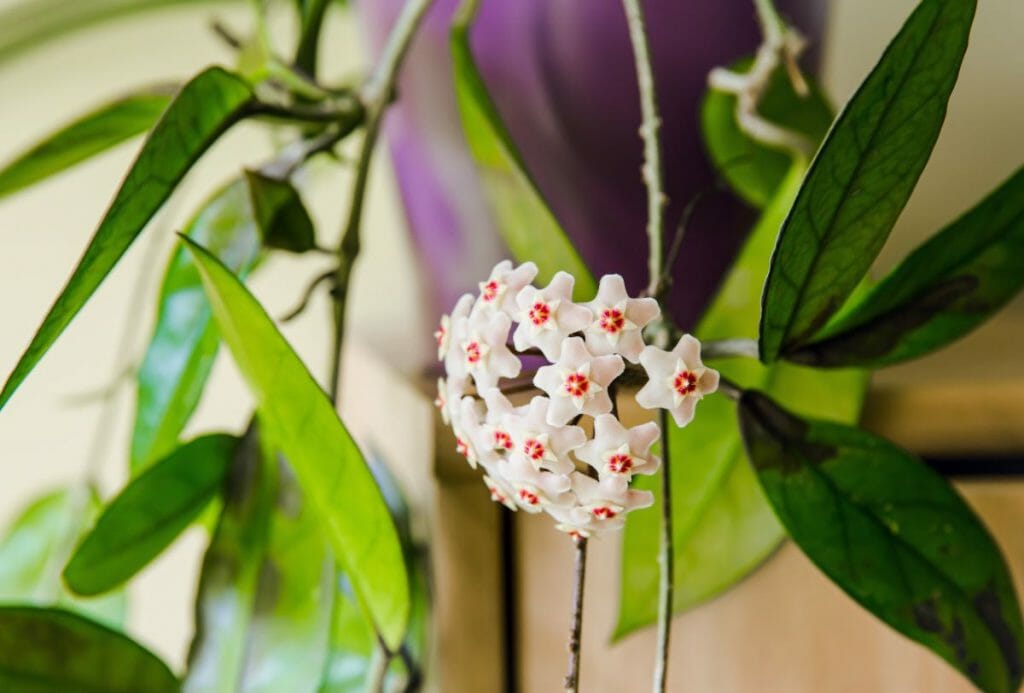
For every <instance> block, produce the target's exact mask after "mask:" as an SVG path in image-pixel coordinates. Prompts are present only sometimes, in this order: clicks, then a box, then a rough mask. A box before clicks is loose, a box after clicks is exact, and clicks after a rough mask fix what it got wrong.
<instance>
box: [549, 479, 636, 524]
mask: <svg viewBox="0 0 1024 693" xmlns="http://www.w3.org/2000/svg"><path fill="white" fill-rule="evenodd" d="M572 491H573V493H574V494H575V495H576V502H577V505H576V506H575V507H574V508H573V509H572V511H571V514H570V516H569V518H570V521H571V523H572V524H574V525H576V526H581V527H585V528H587V529H589V530H590V531H592V532H593V531H601V532H605V531H610V530H615V529H620V528H621V527H622V526H623V524H625V522H626V513H628V512H630V511H632V510H637V509H640V508H647V507H649V506H651V505H653V503H654V495H653V494H652V493H651V492H650V491H634V490H633V489H631V488H629V484H628V483H627V482H626V479H625V478H624V477H608V478H606V479H602V480H600V481H598V480H597V479H591V478H590V477H589V476H587V475H586V474H581V473H579V472H574V473H573V475H572Z"/></svg>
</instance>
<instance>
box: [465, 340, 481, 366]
mask: <svg viewBox="0 0 1024 693" xmlns="http://www.w3.org/2000/svg"><path fill="white" fill-rule="evenodd" d="M463 350H464V351H465V352H466V363H480V359H481V358H483V355H484V354H483V349H481V348H480V342H469V343H468V344H466V346H464V347H463Z"/></svg>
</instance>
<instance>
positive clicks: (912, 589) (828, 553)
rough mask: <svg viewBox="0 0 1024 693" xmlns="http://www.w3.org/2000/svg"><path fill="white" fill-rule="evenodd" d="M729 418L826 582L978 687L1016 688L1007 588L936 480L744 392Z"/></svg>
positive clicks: (889, 447) (901, 456) (983, 540)
mask: <svg viewBox="0 0 1024 693" xmlns="http://www.w3.org/2000/svg"><path fill="white" fill-rule="evenodd" d="M739 412H740V426H741V428H742V430H743V439H744V443H745V445H746V448H747V451H748V453H749V454H750V459H751V462H752V463H753V466H754V469H755V470H756V471H757V475H758V478H759V479H760V480H761V484H762V486H763V488H764V490H765V493H766V494H767V496H768V498H769V499H770V501H771V503H772V506H773V507H774V508H775V512H776V513H777V514H778V516H779V519H780V520H781V521H782V523H783V524H784V525H785V526H786V529H787V530H789V534H790V536H792V537H793V540H794V541H795V542H796V543H797V545H798V546H800V548H801V550H803V552H804V553H806V554H807V556H808V557H809V558H810V559H811V560H812V561H813V562H814V563H815V564H816V565H817V566H818V567H819V568H820V569H821V570H822V571H823V572H824V573H825V574H826V575H828V577H829V578H831V579H832V580H833V581H834V582H835V583H836V584H837V585H839V586H840V587H841V588H842V589H843V590H845V591H846V592H847V594H849V595H850V596H851V597H853V598H854V599H855V600H857V601H858V602H859V603H860V604H861V605H862V606H864V607H865V608H866V609H868V610H869V611H871V612H872V613H873V614H875V615H876V616H878V617H879V618H881V619H882V620H883V621H885V622H886V623H888V624H889V625H890V626H892V627H893V628H895V629H896V630H898V631H900V632H901V633H903V634H904V635H906V636H908V637H909V638H912V639H913V640H916V641H917V642H919V643H921V644H923V645H925V646H926V647H928V648H929V649H931V650H933V651H934V652H935V653H936V654H938V655H939V656H941V657H943V658H944V659H946V660H947V661H949V662H950V663H951V664H952V665H953V666H955V667H956V668H957V669H959V670H960V671H961V672H963V673H964V674H965V675H966V676H967V677H968V678H970V679H971V680H972V681H973V682H974V683H975V685H977V686H978V687H979V688H981V689H982V690H984V691H1006V692H1008V693H1009V692H1010V691H1016V690H1018V688H1019V687H1020V684H1021V662H1022V655H1024V650H1022V643H1024V628H1022V625H1021V614H1020V606H1019V605H1018V603H1017V596H1016V594H1015V593H1014V590H1013V581H1012V579H1011V577H1010V573H1009V570H1008V568H1007V566H1006V563H1005V561H1004V560H1003V557H1002V555H1001V554H1000V552H999V548H998V547H997V546H996V544H995V542H994V541H993V540H992V537H991V536H990V535H989V533H988V532H987V531H986V529H985V527H984V525H983V524H982V523H981V521H980V520H979V519H978V518H977V517H976V516H975V515H974V513H973V512H972V511H971V509H970V507H969V506H968V505H967V503H966V502H965V501H964V500H963V499H962V498H961V497H960V495H959V494H958V493H957V492H956V490H955V489H954V488H953V487H952V486H951V485H950V483H949V482H948V481H946V480H945V479H944V478H943V477H941V476H940V475H939V474H937V473H936V472H934V471H932V470H931V469H930V468H929V467H928V466H927V465H925V464H923V463H922V462H920V461H919V460H917V459H915V458H914V457H913V456H912V455H910V454H909V453H907V452H904V451H903V450H900V449H899V448H897V447H896V446H894V445H893V444H891V443H889V442H888V441H886V440H883V439H881V438H878V437H876V436H873V435H871V434H869V433H867V432H865V431H861V430H859V429H857V428H853V427H850V426H844V425H840V424H836V423H830V422H825V421H820V420H816V419H807V420H805V419H801V418H798V417H796V416H794V415H793V414H791V413H789V412H787V411H785V410H784V409H782V408H781V407H779V406H778V405H776V404H775V403H774V402H772V401H771V400H770V399H769V398H767V397H766V396H764V395H763V394H761V393H759V392H756V391H748V392H746V393H745V394H744V395H743V397H742V399H741V400H740V406H739Z"/></svg>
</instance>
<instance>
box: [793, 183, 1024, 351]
mask: <svg viewBox="0 0 1024 693" xmlns="http://www.w3.org/2000/svg"><path fill="white" fill-rule="evenodd" d="M1021 287H1024V168H1021V169H1018V170H1017V172H1016V173H1015V174H1014V175H1013V176H1011V177H1010V178H1009V179H1008V180H1007V181H1006V182H1004V183H1003V184H1002V185H1001V186H1000V187H999V188H998V189H996V190H995V191H994V192H992V193H991V194H990V195H989V196H988V197H986V198H985V199H984V200H982V201H981V202H980V203H978V205H977V206H975V207H974V208H973V209H972V210H970V211H969V212H967V213H966V214H965V215H964V216H962V217H961V218H960V219H958V220H957V221H955V222H953V223H952V224H950V225H949V226H948V227H946V228H945V229H943V230H942V231H940V232H939V233H937V234H936V235H935V236H933V237H932V238H931V239H930V240H929V241H928V242H927V243H925V244H924V245H922V246H921V247H919V248H918V249H917V250H915V251H914V252H913V253H911V254H910V255H909V256H908V257H907V258H906V259H905V260H904V261H903V262H902V263H901V264H900V265H899V266H898V267H897V268H896V269H895V270H894V271H893V272H892V273H891V274H890V275H889V276H888V277H886V278H885V280H883V281H882V282H881V283H880V284H878V285H877V286H876V287H875V288H874V290H873V291H871V293H870V294H869V295H867V296H866V297H865V298H864V299H863V300H862V301H860V302H859V303H857V304H856V305H855V306H854V307H853V308H852V309H851V310H850V311H849V312H847V313H845V314H844V315H843V316H841V317H840V318H839V319H837V320H836V321H835V323H834V324H832V325H829V326H828V327H826V328H825V331H824V332H823V333H822V335H821V336H820V337H818V338H817V339H816V340H815V341H814V342H812V343H811V344H808V345H806V346H803V347H800V348H799V349H797V350H796V351H794V352H793V353H792V355H790V356H788V357H787V358H789V359H791V360H793V361H797V362H799V363H807V364H810V365H814V366H830V367H831V366H847V365H863V366H874V367H878V366H887V365H890V364H893V363H899V362H900V361H906V360H908V359H913V358H917V357H919V356H923V355H924V354H927V353H929V352H931V351H934V350H936V349H940V348H942V347H944V346H946V345H947V344H949V343H950V342H953V341H955V340H957V339H959V338H960V337H962V336H964V335H965V334H967V333H968V332H970V331H971V330H973V329H974V328H975V327H977V326H978V325H980V324H981V323H982V322H984V321H985V320H987V319H988V318H989V317H991V316H992V315H993V314H994V313H995V312H996V311H997V310H999V309H1000V308H1002V307H1003V306H1004V305H1006V303H1007V302H1008V301H1009V300H1010V299H1011V298H1013V297H1014V296H1015V295H1016V294H1017V293H1018V292H1019V291H1020V290H1021Z"/></svg>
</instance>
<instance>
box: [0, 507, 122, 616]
mask: <svg viewBox="0 0 1024 693" xmlns="http://www.w3.org/2000/svg"><path fill="white" fill-rule="evenodd" d="M98 512H99V502H98V501H97V499H96V498H95V496H94V495H93V494H92V493H91V492H89V491H88V490H87V489H85V488H82V487H79V488H71V489H61V490H59V491H52V492H50V493H47V494H46V495H44V496H41V497H40V498H39V499H37V500H35V501H33V502H32V503H31V504H29V506H28V507H27V508H25V510H24V511H23V512H22V513H21V514H20V515H19V516H18V518H17V519H16V520H15V521H14V522H13V523H12V525H11V527H10V528H9V529H8V531H7V534H6V536H5V537H4V539H3V542H2V543H0V603H8V604H23V605H29V604H30V605H35V606H60V607H63V608H65V609H70V610H73V611H77V612H79V613H81V614H83V615H85V616H88V617H89V618H92V619H95V620H97V621H100V622H102V623H103V624H105V625H108V626H110V627H112V628H120V627H121V625H122V624H123V623H124V617H125V607H126V599H125V593H124V591H123V590H118V591H115V592H111V593H110V594H106V595H104V596H102V597H96V598H83V597H79V596H76V595H73V594H71V593H70V592H68V591H67V590H66V589H65V588H64V584H63V583H62V581H61V579H60V571H61V567H62V566H63V565H64V563H65V562H66V561H67V559H68V556H70V555H71V552H72V550H73V549H74V547H75V544H76V543H77V542H78V540H79V537H80V536H81V535H82V534H83V533H84V532H85V531H86V530H87V529H88V528H89V527H90V526H91V525H92V522H93V520H94V518H95V517H96V515H97V513H98Z"/></svg>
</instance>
